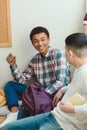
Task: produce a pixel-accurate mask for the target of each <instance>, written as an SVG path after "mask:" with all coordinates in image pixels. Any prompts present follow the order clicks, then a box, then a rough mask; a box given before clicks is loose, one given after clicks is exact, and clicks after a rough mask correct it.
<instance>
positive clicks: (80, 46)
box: [65, 33, 87, 57]
mask: <svg viewBox="0 0 87 130" xmlns="http://www.w3.org/2000/svg"><path fill="white" fill-rule="evenodd" d="M65 44H66V48H67V49H69V50H72V51H73V52H74V53H75V54H76V55H77V56H78V57H82V56H87V35H86V34H85V33H74V34H71V35H69V36H68V37H67V38H66V39H65Z"/></svg>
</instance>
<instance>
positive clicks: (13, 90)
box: [4, 81, 26, 109]
mask: <svg viewBox="0 0 87 130" xmlns="http://www.w3.org/2000/svg"><path fill="white" fill-rule="evenodd" d="M25 89H26V85H25V84H19V83H16V82H14V81H9V82H7V83H6V85H5V87H4V90H5V94H6V99H7V103H8V108H9V109H10V108H11V107H12V106H17V107H18V106H19V104H18V99H19V97H22V94H23V93H24V91H25Z"/></svg>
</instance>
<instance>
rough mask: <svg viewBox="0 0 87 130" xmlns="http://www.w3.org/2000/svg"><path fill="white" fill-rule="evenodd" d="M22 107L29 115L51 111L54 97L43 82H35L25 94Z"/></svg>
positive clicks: (28, 87)
mask: <svg viewBox="0 0 87 130" xmlns="http://www.w3.org/2000/svg"><path fill="white" fill-rule="evenodd" d="M22 107H23V108H24V109H25V110H26V111H27V114H28V115H29V116H30V115H36V114H40V113H45V112H49V111H51V110H52V99H51V97H50V96H49V95H48V93H47V92H46V91H45V89H44V88H43V86H41V84H39V83H33V84H30V85H29V86H27V88H26V90H25V92H24V94H23V98H22Z"/></svg>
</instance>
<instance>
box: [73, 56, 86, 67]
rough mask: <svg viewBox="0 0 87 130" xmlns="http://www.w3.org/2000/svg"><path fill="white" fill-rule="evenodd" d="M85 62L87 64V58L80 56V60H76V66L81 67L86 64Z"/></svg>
mask: <svg viewBox="0 0 87 130" xmlns="http://www.w3.org/2000/svg"><path fill="white" fill-rule="evenodd" d="M84 64H87V58H80V59H78V60H77V61H76V63H75V67H76V68H79V67H81V66H82V65H84Z"/></svg>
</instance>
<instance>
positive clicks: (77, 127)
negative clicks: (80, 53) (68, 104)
mask: <svg viewBox="0 0 87 130" xmlns="http://www.w3.org/2000/svg"><path fill="white" fill-rule="evenodd" d="M77 92H78V93H79V94H80V95H82V96H83V97H84V98H85V99H86V100H87V64H84V65H82V66H81V67H80V68H78V69H75V72H74V75H73V79H72V82H71V83H70V84H69V86H68V90H67V91H66V93H65V95H64V96H63V98H62V101H66V100H67V99H69V98H70V97H71V96H73V95H74V94H75V93H77ZM74 108H75V112H76V113H81V114H83V113H85V114H87V104H85V105H80V106H75V107H74ZM52 113H53V115H54V117H55V118H56V120H57V121H58V123H59V124H60V126H61V127H62V128H63V129H64V130H86V129H87V118H85V119H83V120H78V119H77V118H76V116H75V114H69V113H65V112H63V111H61V110H60V108H59V103H58V105H57V106H56V107H55V108H54V109H53V111H52Z"/></svg>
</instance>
